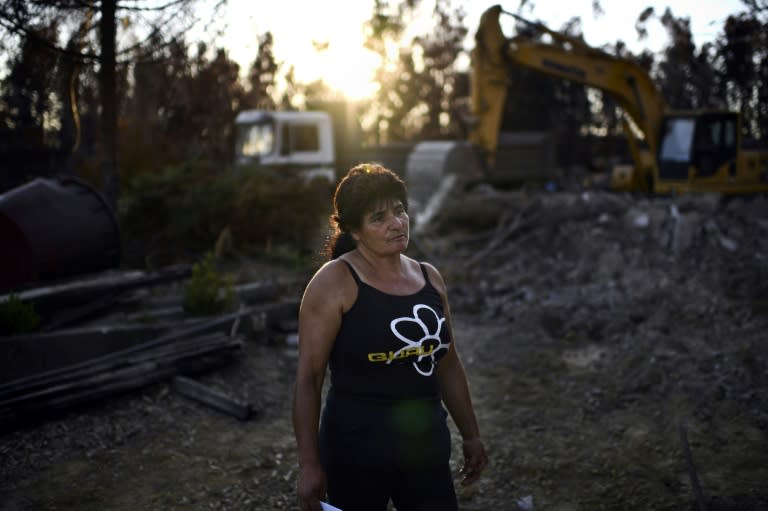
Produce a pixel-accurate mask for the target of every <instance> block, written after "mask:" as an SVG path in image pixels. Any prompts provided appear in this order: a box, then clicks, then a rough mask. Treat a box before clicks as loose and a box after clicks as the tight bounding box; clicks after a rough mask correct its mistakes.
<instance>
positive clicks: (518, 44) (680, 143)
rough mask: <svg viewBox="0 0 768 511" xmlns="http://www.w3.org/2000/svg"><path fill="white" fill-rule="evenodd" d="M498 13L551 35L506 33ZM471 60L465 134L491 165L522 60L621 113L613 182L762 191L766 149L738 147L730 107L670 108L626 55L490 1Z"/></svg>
mask: <svg viewBox="0 0 768 511" xmlns="http://www.w3.org/2000/svg"><path fill="white" fill-rule="evenodd" d="M501 14H507V15H511V16H514V17H516V18H518V19H520V20H521V21H524V22H526V23H529V24H531V25H533V26H534V28H535V29H537V30H538V31H540V32H542V33H544V34H547V35H548V36H549V38H550V39H551V41H547V42H543V41H541V40H539V39H534V38H531V37H528V36H525V35H517V36H515V37H511V38H507V37H506V36H505V35H504V33H503V31H502V28H501V25H500V16H501ZM471 65H472V69H471V81H470V83H471V87H472V91H471V94H472V96H471V104H472V110H473V118H474V119H475V120H476V123H475V125H474V126H473V128H472V130H471V131H470V134H469V139H470V142H471V143H472V144H473V145H475V146H476V147H477V148H479V150H480V152H481V155H482V158H483V160H484V164H485V165H486V166H491V167H492V166H493V165H494V157H495V154H496V150H497V147H498V137H499V133H500V127H501V123H502V115H503V112H504V106H505V102H506V101H507V96H508V83H509V76H510V70H511V69H512V66H524V67H526V68H529V69H533V70H536V71H539V72H542V73H545V74H547V75H549V76H552V77H556V78H562V79H565V80H570V81H573V82H578V83H581V84H583V85H586V86H590V87H594V88H597V89H599V90H601V91H603V92H604V93H606V94H608V95H610V96H611V97H612V98H613V99H614V100H615V101H616V103H617V104H618V105H619V106H620V107H621V108H622V110H623V111H624V112H625V114H626V115H627V116H628V117H629V119H630V121H628V120H627V119H626V118H625V119H624V121H623V122H624V125H623V128H624V134H625V135H626V137H627V140H628V145H629V150H630V154H631V156H632V160H633V164H632V165H621V166H617V167H616V168H614V169H613V171H612V176H611V187H612V188H613V189H615V190H624V191H642V192H651V193H658V194H682V193H690V192H718V193H723V194H748V193H765V192H768V151H766V150H747V149H744V148H742V141H741V137H742V131H741V125H740V123H741V117H740V114H739V113H738V112H730V111H718V110H705V111H693V112H680V111H670V110H669V109H668V107H667V105H666V103H665V101H664V99H663V98H662V96H661V94H660V92H659V90H658V89H657V87H656V86H655V85H654V83H653V81H652V80H651V77H650V76H649V74H648V72H647V71H646V70H645V69H643V68H642V67H641V66H640V65H638V64H637V63H635V62H633V61H631V60H628V59H624V58H621V57H617V56H613V55H609V54H607V53H605V52H603V51H601V50H599V49H596V48H592V47H591V46H589V45H587V44H586V43H585V42H584V41H582V40H581V39H577V38H574V37H571V36H568V35H566V34H562V33H560V32H556V31H553V30H550V29H548V28H547V27H545V26H543V25H541V24H539V23H531V22H528V21H526V20H524V19H522V18H519V17H518V16H517V15H515V14H512V13H508V12H505V11H503V10H502V8H501V6H499V5H494V6H493V7H491V8H489V9H487V10H486V11H485V12H484V13H483V15H482V17H481V19H480V24H479V27H478V30H477V34H476V46H475V48H474V49H473V52H472V58H471Z"/></svg>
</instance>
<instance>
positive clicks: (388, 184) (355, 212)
mask: <svg viewBox="0 0 768 511" xmlns="http://www.w3.org/2000/svg"><path fill="white" fill-rule="evenodd" d="M390 200H399V201H400V202H401V203H402V204H403V207H404V208H405V209H406V211H407V210H408V197H407V192H406V189H405V183H403V180H402V179H400V177H399V176H398V175H397V174H395V173H394V172H392V171H391V170H389V169H387V168H385V167H383V166H381V165H379V164H375V163H361V164H360V165H356V166H354V167H352V168H351V169H350V170H349V172H347V175H346V176H344V178H343V179H342V180H341V181H340V182H339V184H338V186H337V187H336V193H334V195H333V209H334V213H333V215H331V218H330V223H331V227H332V228H333V233H332V234H331V236H330V237H329V238H328V241H327V242H326V244H325V250H324V253H325V255H326V256H327V257H328V258H329V259H336V258H337V257H339V256H340V255H342V254H344V253H345V252H349V251H350V250H354V249H355V247H356V246H357V245H356V243H355V240H354V239H353V238H352V235H351V231H353V230H355V229H359V228H360V227H361V226H362V225H363V217H365V215H366V214H367V213H369V212H370V211H372V210H373V208H374V207H375V206H376V205H377V204H379V203H381V202H382V201H390Z"/></svg>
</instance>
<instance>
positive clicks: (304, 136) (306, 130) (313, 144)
mask: <svg viewBox="0 0 768 511" xmlns="http://www.w3.org/2000/svg"><path fill="white" fill-rule="evenodd" d="M319 150H320V135H319V130H318V127H317V125H315V124H287V125H284V126H283V140H282V144H281V146H280V154H281V155H283V156H285V155H288V154H291V153H307V152H317V151H319Z"/></svg>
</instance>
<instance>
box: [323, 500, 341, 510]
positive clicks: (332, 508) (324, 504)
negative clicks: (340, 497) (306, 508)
mask: <svg viewBox="0 0 768 511" xmlns="http://www.w3.org/2000/svg"><path fill="white" fill-rule="evenodd" d="M320 507H322V508H323V511H341V509H339V508H337V507H336V506H332V505H330V504H328V503H327V502H323V501H322V500H321V501H320Z"/></svg>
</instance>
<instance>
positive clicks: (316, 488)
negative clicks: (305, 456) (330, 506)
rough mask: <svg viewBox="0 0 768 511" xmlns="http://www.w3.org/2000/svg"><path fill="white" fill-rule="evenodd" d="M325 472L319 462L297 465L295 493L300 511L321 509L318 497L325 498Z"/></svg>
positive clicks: (320, 510) (319, 510)
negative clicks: (297, 474)
mask: <svg viewBox="0 0 768 511" xmlns="http://www.w3.org/2000/svg"><path fill="white" fill-rule="evenodd" d="M325 490H326V485H325V472H323V468H322V467H321V466H320V465H319V464H308V465H306V466H303V467H299V477H298V481H297V483H296V493H297V495H298V497H299V509H301V511H322V508H321V507H320V499H323V498H325Z"/></svg>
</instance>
